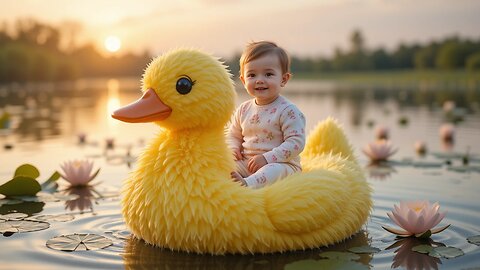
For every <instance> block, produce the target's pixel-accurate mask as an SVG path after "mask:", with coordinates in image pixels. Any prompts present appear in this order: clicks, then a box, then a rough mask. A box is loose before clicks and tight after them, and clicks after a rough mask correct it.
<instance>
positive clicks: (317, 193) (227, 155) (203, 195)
mask: <svg viewBox="0 0 480 270" xmlns="http://www.w3.org/2000/svg"><path fill="white" fill-rule="evenodd" d="M174 55H175V54H174ZM201 58H202V57H200V59H201ZM163 59H164V60H162V61H159V60H158V61H159V62H156V61H157V60H154V61H153V62H152V64H151V65H150V67H149V68H148V69H147V71H146V74H145V82H146V85H148V84H151V85H153V86H157V88H158V89H163V88H162V87H158V86H162V84H161V83H157V82H154V81H150V80H151V79H150V78H153V77H152V75H151V74H149V72H158V70H159V69H160V68H157V67H155V65H160V66H161V65H163V63H164V62H168V60H169V59H168V58H163ZM176 59H181V57H179V56H176ZM188 59H190V58H188ZM189 61H190V60H189ZM177 64H178V65H180V64H179V63H177ZM191 64H192V65H197V63H196V62H191ZM152 65H153V66H152ZM214 66H215V67H216V68H217V69H219V70H215V69H214V68H212V67H209V66H207V67H205V68H211V69H210V72H214V73H215V72H218V73H222V72H225V68H224V67H223V66H221V65H214ZM168 71H169V70H168V69H165V70H163V71H162V72H163V73H165V72H168ZM209 74H210V73H208V74H204V75H203V76H210V75H209ZM157 75H158V76H157V77H156V78H165V77H167V78H168V77H172V76H171V75H168V74H160V73H158V74H157ZM196 76H197V77H196V79H197V80H199V81H203V80H206V79H205V78H203V77H202V76H198V74H197V75H196ZM172 78H175V76H173V77H172ZM220 78H222V77H221V76H220ZM224 80H227V81H230V78H229V77H228V78H227V79H225V78H224ZM218 83H219V84H220V85H223V84H227V83H226V82H224V81H220V82H218ZM148 87H151V86H148ZM199 89H203V88H199ZM212 89H213V90H212ZM219 91H224V89H223V88H221V87H215V86H214V85H213V86H210V87H209V88H208V89H203V92H205V93H208V95H209V98H208V99H204V98H202V97H199V96H196V95H193V96H190V94H189V95H184V96H183V97H182V99H175V98H172V97H170V96H168V95H170V94H171V95H176V94H175V92H173V91H169V90H161V91H157V92H158V93H159V96H161V97H160V98H161V99H162V100H168V102H169V104H168V105H169V106H171V107H172V110H173V113H172V115H173V114H174V113H175V112H178V111H182V109H183V107H184V106H185V104H188V106H189V108H188V109H189V110H191V111H193V112H192V113H190V114H189V117H192V119H191V120H190V122H188V123H187V122H185V121H186V119H184V118H185V115H181V114H180V113H177V114H176V115H174V117H176V121H177V122H175V121H170V122H167V123H165V121H162V122H159V123H158V124H160V125H161V126H164V127H166V129H163V130H162V131H161V132H160V134H159V135H158V136H157V137H156V138H155V139H154V141H153V142H152V143H151V144H150V145H149V146H148V147H147V149H146V150H145V152H144V153H143V154H142V156H141V157H140V159H139V161H138V165H137V166H138V168H137V169H136V171H134V172H133V173H132V175H131V176H130V178H129V179H128V180H127V181H126V183H125V186H124V189H123V198H122V206H123V207H122V213H123V216H124V218H125V222H126V224H127V226H128V227H129V228H130V230H131V231H132V233H133V234H134V235H135V236H136V237H137V238H140V239H143V240H145V241H146V242H147V243H150V244H152V245H156V246H160V247H166V248H170V249H172V250H183V251H188V252H197V253H211V254H224V253H256V252H260V253H269V252H277V251H286V250H297V249H305V248H312V247H318V246H323V245H329V244H332V243H335V242H338V241H341V240H343V239H345V238H347V237H349V236H351V235H353V234H355V233H356V232H357V231H358V230H359V229H360V228H361V226H362V225H363V224H364V223H365V221H366V219H367V217H368V215H369V211H370V209H371V206H372V204H371V199H370V188H369V186H368V184H367V183H366V181H365V178H364V175H363V173H362V170H361V169H360V167H359V166H358V164H357V162H356V160H355V159H354V158H353V155H352V151H351V148H350V146H349V144H348V141H347V140H346V138H345V135H344V134H343V131H342V130H341V129H340V128H339V127H338V125H337V123H336V122H335V121H333V120H331V119H329V120H327V121H325V122H324V123H322V124H320V125H319V126H318V127H317V128H316V129H315V130H314V132H313V133H312V135H311V136H310V137H309V139H308V140H307V147H312V148H313V150H311V149H306V150H305V152H306V153H308V155H305V156H304V158H303V161H302V163H304V167H305V171H304V172H302V173H297V174H293V175H290V176H289V177H287V178H285V179H283V180H282V181H279V182H277V183H275V184H273V185H271V186H267V187H265V188H263V189H258V190H252V189H249V188H244V187H241V186H239V185H238V184H237V183H234V182H233V181H232V180H231V179H230V172H231V171H233V170H234V162H233V159H232V153H231V152H230V151H229V150H228V148H227V145H226V143H225V137H224V129H223V127H224V125H225V123H226V121H227V120H228V119H227V118H226V117H221V116H219V117H215V116H214V115H212V114H211V110H209V109H206V107H205V106H204V104H198V102H191V101H189V99H190V98H193V99H194V100H202V102H206V103H209V104H212V105H211V106H220V105H221V104H225V105H224V106H225V107H230V104H231V103H232V101H231V100H225V99H232V100H233V97H234V95H232V94H222V93H217V92H219ZM192 92H193V91H192ZM197 92H198V91H197ZM210 92H213V93H214V94H211V93H210ZM167 94H168V95H167ZM175 102H179V104H178V105H177V104H176V103H175ZM218 109H219V110H220V111H225V110H228V109H225V108H223V109H222V108H218ZM182 112H183V111H182ZM171 117H172V116H171ZM181 119H183V121H180V120H181ZM167 121H168V119H167ZM207 123H208V124H207ZM334 136H335V137H334ZM322 138H323V141H322V140H320V139H322ZM317 141H318V142H317ZM314 142H315V143H318V144H320V145H312V143H314Z"/></svg>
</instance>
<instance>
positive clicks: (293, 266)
mask: <svg viewBox="0 0 480 270" xmlns="http://www.w3.org/2000/svg"><path fill="white" fill-rule="evenodd" d="M284 269H285V270H310V269H311V270H317V269H336V270H367V269H369V267H368V266H367V265H364V264H361V263H358V262H352V261H345V260H333V259H323V260H318V261H316V260H301V261H296V262H293V263H289V264H287V265H285V268H284Z"/></svg>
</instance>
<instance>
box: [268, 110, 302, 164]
mask: <svg viewBox="0 0 480 270" xmlns="http://www.w3.org/2000/svg"><path fill="white" fill-rule="evenodd" d="M280 128H281V130H282V133H283V141H284V142H283V143H282V144H280V145H279V146H277V147H275V148H273V149H272V150H271V151H268V152H266V153H264V154H263V156H264V157H265V159H266V160H267V162H268V163H273V162H289V161H290V160H291V159H292V158H294V157H297V156H298V155H299V154H300V153H301V152H302V151H303V148H304V147H305V117H304V115H303V114H302V112H300V110H298V108H296V107H295V106H293V105H292V106H288V107H287V108H285V109H284V110H283V111H282V113H281V115H280Z"/></svg>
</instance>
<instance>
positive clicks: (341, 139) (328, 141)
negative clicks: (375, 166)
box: [302, 117, 355, 161]
mask: <svg viewBox="0 0 480 270" xmlns="http://www.w3.org/2000/svg"><path fill="white" fill-rule="evenodd" d="M325 154H329V155H340V156H341V157H343V158H346V159H348V160H351V161H355V157H354V154H353V148H352V146H351V145H350V143H349V142H348V140H347V137H346V136H345V132H344V131H343V129H342V128H341V127H340V124H339V123H338V121H337V120H335V119H334V118H332V117H328V118H327V119H326V120H324V121H322V122H320V123H318V124H317V126H316V127H315V128H314V129H313V130H312V131H311V132H310V134H309V136H308V137H307V141H306V144H305V149H304V150H303V153H302V160H303V159H313V158H314V157H316V156H320V155H325Z"/></svg>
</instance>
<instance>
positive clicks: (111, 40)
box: [104, 36, 122, 53]
mask: <svg viewBox="0 0 480 270" xmlns="http://www.w3.org/2000/svg"><path fill="white" fill-rule="evenodd" d="M104 45H105V49H107V51H109V52H112V53H113V52H116V51H118V50H119V49H120V47H121V46H122V42H121V41H120V39H119V38H118V37H116V36H108V37H107V38H106V39H105V43H104Z"/></svg>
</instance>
